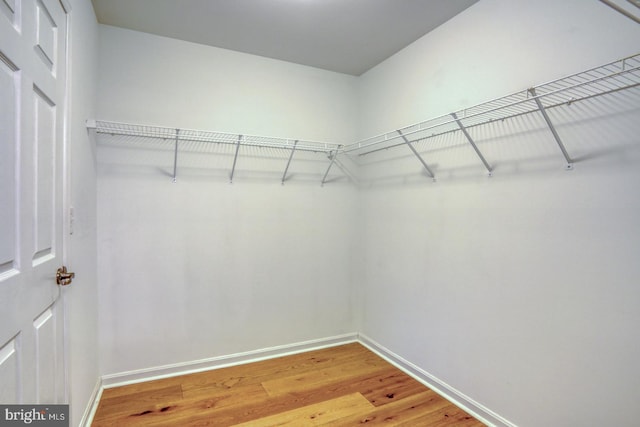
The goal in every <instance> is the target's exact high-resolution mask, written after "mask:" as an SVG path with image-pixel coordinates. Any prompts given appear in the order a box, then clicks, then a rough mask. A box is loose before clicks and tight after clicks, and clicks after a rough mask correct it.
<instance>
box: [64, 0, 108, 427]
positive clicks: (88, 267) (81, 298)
mask: <svg viewBox="0 0 640 427" xmlns="http://www.w3.org/2000/svg"><path fill="white" fill-rule="evenodd" d="M71 8H72V9H71V28H70V49H71V63H70V71H69V72H70V98H69V102H70V120H69V160H70V194H69V200H70V204H71V206H73V208H74V212H75V215H74V216H75V222H74V224H73V230H72V231H73V234H72V235H71V236H70V237H69V248H68V249H69V253H68V266H69V268H70V269H71V270H72V271H74V272H75V273H76V279H75V280H74V281H73V284H72V285H71V286H68V287H67V288H65V290H64V303H65V307H66V323H67V331H68V343H69V358H68V360H67V363H68V371H69V381H70V384H69V386H70V387H69V388H70V396H69V398H70V401H69V403H70V408H71V424H70V425H78V423H79V422H80V419H81V417H82V415H83V412H84V410H85V408H86V407H87V404H88V403H89V399H90V397H91V394H92V392H93V391H94V387H95V386H96V383H97V380H98V377H99V374H100V371H99V359H100V357H99V356H100V355H99V351H98V350H99V349H98V314H97V307H98V286H97V265H96V261H97V235H96V222H97V219H96V203H97V202H96V197H97V196H96V158H95V142H94V141H93V140H92V139H90V138H89V136H88V134H87V129H86V127H85V120H86V119H87V118H89V117H93V115H94V114H95V102H96V85H97V71H98V70H97V58H98V54H97V49H98V23H97V22H96V18H95V15H94V13H93V7H92V6H91V2H90V1H89V0H72V1H71Z"/></svg>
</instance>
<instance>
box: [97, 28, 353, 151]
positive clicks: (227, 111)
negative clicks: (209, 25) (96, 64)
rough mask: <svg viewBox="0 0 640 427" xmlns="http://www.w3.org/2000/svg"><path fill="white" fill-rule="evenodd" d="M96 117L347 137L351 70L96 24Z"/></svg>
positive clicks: (284, 134) (311, 136)
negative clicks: (98, 40)
mask: <svg viewBox="0 0 640 427" xmlns="http://www.w3.org/2000/svg"><path fill="white" fill-rule="evenodd" d="M100 30H101V35H102V37H101V45H100V55H101V64H100V70H101V72H100V81H99V93H100V104H99V109H100V118H101V119H103V120H114V121H128V122H133V123H142V124H153V125H160V126H168V127H174V126H175V127H183V128H191V129H204V130H216V131H221V132H230V133H243V134H253V135H264V136H275V137H283V138H296V139H298V138H299V139H307V140H309V139H311V140H319V141H328V142H337V143H345V142H351V141H353V140H354V139H355V126H354V121H355V119H354V115H355V114H356V99H355V96H354V94H355V90H356V86H355V85H356V81H357V79H356V78H355V77H353V76H347V75H344V74H339V73H332V72H328V71H324V70H319V69H315V68H311V67H304V66H300V65H295V64H290V63H286V62H282V61H276V60H272V59H267V58H262V57H258V56H253V55H247V54H243V53H238V52H233V51H229V50H224V49H217V48H212V47H209V46H204V45H199V44H195V43H186V42H183V41H179V40H174V39H169V38H164V37H158V36H153V35H148V34H144V33H139V32H135V31H128V30H123V29H119V28H115V27H110V26H104V25H101V27H100Z"/></svg>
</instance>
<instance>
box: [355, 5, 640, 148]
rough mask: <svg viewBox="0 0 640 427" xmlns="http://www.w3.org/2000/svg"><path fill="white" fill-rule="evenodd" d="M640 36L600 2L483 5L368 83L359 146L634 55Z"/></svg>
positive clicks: (363, 87)
mask: <svg viewBox="0 0 640 427" xmlns="http://www.w3.org/2000/svg"><path fill="white" fill-rule="evenodd" d="M638 31H640V30H639V29H638V25H637V24H636V23H635V22H633V21H632V20H631V19H629V18H626V17H624V16H622V15H621V14H619V13H617V12H615V11H614V10H613V9H611V8H609V7H608V6H606V5H604V4H602V3H600V2H598V1H588V2H584V1H581V0H568V1H562V2H554V1H552V0H544V1H542V2H529V1H524V0H518V1H504V0H488V1H482V2H479V3H478V4H475V5H473V6H471V7H470V8H469V9H468V10H466V11H465V12H463V13H462V14H460V15H458V16H456V17H455V18H453V19H452V20H450V21H449V22H447V23H445V24H443V25H442V26H440V27H439V28H437V29H436V30H435V31H433V32H431V33H429V34H428V35H426V36H425V37H423V38H421V39H419V40H418V41H416V42H415V43H413V44H412V45H410V46H408V47H407V48H405V49H404V50H403V51H401V52H399V53H398V54H396V55H394V56H393V57H392V58H390V59H389V60H387V61H385V62H383V63H382V64H380V65H378V66H377V67H375V68H373V69H372V70H371V71H369V72H367V73H365V74H364V75H363V76H361V78H360V80H359V82H358V83H359V87H360V92H359V110H358V111H359V113H360V114H361V124H362V126H361V128H360V133H359V138H361V139H362V138H367V137H370V136H372V135H376V134H379V133H382V132H388V131H390V130H393V129H398V128H400V127H402V126H406V125H409V124H412V123H417V122H420V121H423V120H426V119H428V118H432V117H437V116H440V115H443V114H448V113H450V112H452V111H458V110H460V109H463V108H467V107H470V106H473V105H475V104H478V103H481V102H484V101H489V100H491V99H494V98H497V97H500V96H504V95H508V94H510V93H513V92H516V91H520V90H523V89H526V88H528V87H531V86H533V85H536V84H541V83H545V82H547V81H551V80H554V79H557V78H561V77H564V76H566V75H569V74H573V73H576V72H579V71H582V70H585V69H589V68H592V67H596V66H599V65H602V64H604V63H606V62H609V61H614V60H617V59H619V58H622V57H625V56H628V55H633V54H635V53H637V52H638V43H637V40H638ZM397 76H401V77H400V78H398V77H397Z"/></svg>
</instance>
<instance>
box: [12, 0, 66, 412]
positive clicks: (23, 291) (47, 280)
mask: <svg viewBox="0 0 640 427" xmlns="http://www.w3.org/2000/svg"><path fill="white" fill-rule="evenodd" d="M66 23H67V15H66V13H65V11H64V8H63V7H62V5H61V4H60V3H59V0H0V403H4V404H8V403H24V404H36V403H42V404H46V403H63V401H64V399H65V387H66V384H65V374H64V359H63V357H64V344H63V343H64V335H63V329H62V327H63V313H62V303H61V301H60V299H59V298H60V289H59V288H60V287H59V286H58V285H56V277H55V276H56V270H57V269H58V267H59V266H61V265H62V258H63V232H62V228H63V221H64V217H63V176H64V164H63V153H64V144H63V142H64V127H63V126H64V119H65V117H64V102H65V80H66V56H67V53H66V43H67V41H66V39H67V34H66V30H67V24H66Z"/></svg>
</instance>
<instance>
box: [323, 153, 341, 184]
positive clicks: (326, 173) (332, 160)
mask: <svg viewBox="0 0 640 427" xmlns="http://www.w3.org/2000/svg"><path fill="white" fill-rule="evenodd" d="M336 157H338V150H336V152H335V154H331V152H329V158H330V159H331V163H329V167H328V168H327V171H326V172H325V173H324V176H323V177H322V183H321V184H320V185H321V186H322V187H324V184H325V182H327V176H328V175H329V171H330V170H331V166H333V164H334V163H335V161H336Z"/></svg>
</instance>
